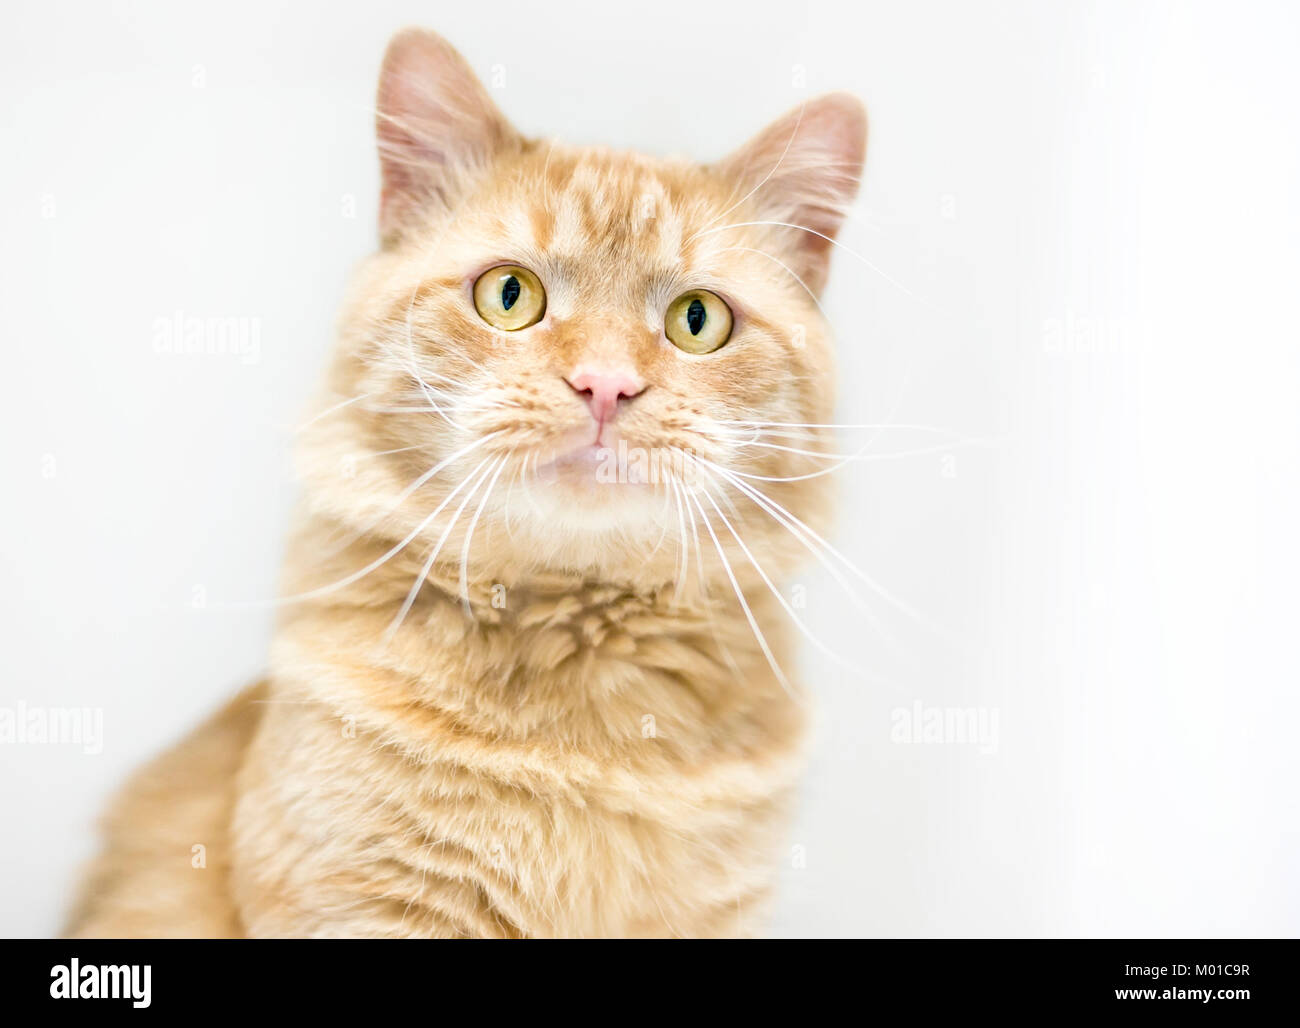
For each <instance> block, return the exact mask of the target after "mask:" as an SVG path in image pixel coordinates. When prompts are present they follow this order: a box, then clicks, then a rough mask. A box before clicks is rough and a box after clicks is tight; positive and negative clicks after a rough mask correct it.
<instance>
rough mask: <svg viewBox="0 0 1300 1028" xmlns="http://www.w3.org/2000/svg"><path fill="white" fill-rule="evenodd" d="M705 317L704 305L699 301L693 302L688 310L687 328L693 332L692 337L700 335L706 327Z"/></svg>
mask: <svg viewBox="0 0 1300 1028" xmlns="http://www.w3.org/2000/svg"><path fill="white" fill-rule="evenodd" d="M704 317H705V310H704V304H702V303H700V301H699V300H692V301H691V305H690V306H689V307H687V308H686V327H687V328H689V329H690V330H691V335H693V336H697V335H699V334H700V329H702V328H703V327H704Z"/></svg>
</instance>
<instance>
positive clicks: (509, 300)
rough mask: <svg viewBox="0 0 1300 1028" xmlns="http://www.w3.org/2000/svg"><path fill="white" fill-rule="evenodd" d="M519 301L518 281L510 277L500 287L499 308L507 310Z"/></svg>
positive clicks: (512, 276)
mask: <svg viewBox="0 0 1300 1028" xmlns="http://www.w3.org/2000/svg"><path fill="white" fill-rule="evenodd" d="M518 299H519V279H517V278H515V277H514V275H511V276H510V277H509V278H508V279H506V284H505V285H503V286H502V287H501V306H502V307H504V308H505V309H506V310H509V309H510V308H511V307H513V306H514V305H515V301H516V300H518Z"/></svg>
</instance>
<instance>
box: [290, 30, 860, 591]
mask: <svg viewBox="0 0 1300 1028" xmlns="http://www.w3.org/2000/svg"><path fill="white" fill-rule="evenodd" d="M378 135H379V149H380V162H381V168H382V179H383V194H382V201H381V210H380V235H381V239H382V247H381V249H380V251H379V253H378V254H376V255H375V256H374V257H373V258H371V259H370V260H369V261H368V262H367V263H366V264H365V266H364V267H363V269H362V270H361V272H360V274H359V277H358V280H357V281H356V283H355V284H354V288H353V291H352V295H351V299H350V301H349V303H348V304H347V306H346V308H345V312H344V317H343V325H342V342H341V345H340V348H339V351H338V353H337V356H336V359H335V362H334V365H333V367H332V369H331V372H330V377H329V390H330V397H329V399H330V400H331V402H338V403H341V404H343V405H344V408H343V409H341V410H339V411H337V412H335V413H332V414H330V415H328V416H326V417H325V418H322V419H320V421H319V422H318V423H317V424H315V425H313V426H312V429H311V430H310V432H309V433H308V441H307V460H306V462H305V470H306V475H307V479H308V484H309V488H310V490H311V493H312V497H313V501H314V503H315V505H316V507H317V508H318V509H323V510H326V511H328V512H329V513H330V514H331V515H332V516H335V517H338V518H339V519H341V520H343V521H345V522H347V523H349V524H350V525H352V526H353V527H366V528H367V530H370V531H379V532H382V533H384V534H386V535H389V536H392V537H394V538H401V537H403V536H405V535H407V534H408V533H411V532H414V533H415V534H416V535H417V536H423V539H422V540H420V542H421V543H423V542H425V541H427V543H428V544H429V545H430V546H432V545H434V544H436V543H437V541H438V539H439V537H442V536H444V530H445V529H446V526H447V525H449V524H450V523H451V521H452V518H453V515H456V526H455V527H453V528H452V529H450V530H448V532H447V537H446V543H445V545H446V551H447V552H446V557H447V559H448V561H449V562H456V561H458V560H459V559H460V557H461V550H460V548H459V546H458V545H457V544H458V542H459V540H460V539H461V538H462V537H463V534H464V532H465V531H466V530H467V529H468V527H469V526H470V525H474V526H475V533H476V534H475V536H474V539H475V543H474V546H473V551H472V559H474V560H481V561H487V562H488V563H491V562H492V561H493V560H494V559H495V560H497V561H498V562H501V563H503V564H505V563H509V564H510V565H511V566H513V567H520V566H524V567H526V566H535V567H538V568H557V569H564V570H568V571H576V572H578V573H583V574H592V575H602V574H608V575H615V576H617V575H625V574H629V573H631V572H632V571H637V572H640V573H644V574H645V575H648V576H649V577H651V578H654V577H659V578H662V577H664V576H665V575H669V576H671V575H673V574H675V573H677V572H675V570H674V569H675V568H678V567H679V566H680V564H681V558H680V554H681V552H682V549H683V547H685V548H686V549H687V550H688V553H687V557H688V558H691V554H690V552H689V551H690V548H691V547H692V546H695V547H696V548H697V552H698V551H699V550H703V551H705V552H704V553H700V558H701V559H704V558H705V556H706V553H707V552H708V551H711V550H712V548H713V545H714V541H715V538H716V542H718V543H722V544H725V545H726V546H730V547H732V550H733V552H734V543H733V542H732V541H731V537H730V535H729V534H728V533H729V530H730V528H734V529H735V530H736V532H737V533H738V534H739V535H740V536H741V537H742V538H744V539H746V540H747V541H748V542H749V543H750V545H751V546H757V547H760V548H762V546H763V540H764V538H767V537H772V538H773V539H775V537H776V536H782V537H786V538H787V541H788V537H789V535H790V532H789V526H782V525H781V524H780V517H781V515H780V514H779V513H777V511H776V510H773V509H771V508H766V509H765V507H764V502H763V500H761V499H759V498H758V496H755V495H753V493H751V492H747V491H746V488H748V489H749V490H753V491H757V493H758V494H759V496H762V497H765V498H767V500H768V502H770V503H771V504H772V506H773V507H776V508H779V509H780V510H784V511H788V512H789V513H790V514H792V515H794V516H796V517H798V518H799V519H801V520H803V521H807V522H810V523H812V524H817V523H819V522H820V521H821V514H822V508H823V507H824V502H823V498H822V493H821V491H820V485H821V483H822V482H823V481H824V479H823V478H820V477H816V476H814V477H811V478H809V477H806V476H808V475H809V474H810V473H812V472H816V471H818V470H819V469H823V468H825V466H826V462H825V461H818V460H817V459H815V458H809V457H808V456H807V455H806V453H800V452H797V451H800V450H802V451H816V450H817V449H818V448H819V446H821V445H822V444H823V437H822V433H821V431H820V429H819V428H817V427H816V426H820V425H822V424H823V423H825V422H828V421H830V415H831V411H832V406H833V391H834V377H833V370H832V360H831V352H830V343H829V340H828V338H827V333H826V326H825V323H824V320H823V317H822V314H821V310H820V306H819V303H818V299H817V297H818V295H819V294H820V292H821V290H822V287H823V285H824V284H825V281H826V277H827V270H828V262H829V258H830V253H831V250H832V246H833V244H832V240H833V239H834V237H835V235H836V232H837V230H838V229H839V227H840V224H841V221H842V219H843V216H844V213H845V209H846V207H847V205H848V204H849V202H850V201H851V200H852V198H853V196H854V194H855V192H856V189H857V183H858V177H859V174H860V171H861V167H862V160H863V150H864V144H865V135H866V122H865V116H864V112H863V109H862V106H861V104H860V103H859V102H858V101H857V100H855V99H853V98H852V97H848V96H845V95H842V94H833V95H830V96H824V97H821V98H819V99H815V100H810V101H808V102H806V103H804V104H803V105H801V106H800V107H798V108H796V109H795V110H793V111H791V112H790V113H789V114H787V115H786V116H784V117H782V118H780V119H779V120H778V121H776V122H775V123H773V124H772V125H771V126H769V127H768V128H767V129H766V130H764V131H762V132H761V133H759V135H758V136H757V137H755V138H754V139H753V140H752V141H751V142H749V143H748V144H746V145H745V146H743V147H742V148H741V149H740V150H739V151H737V152H736V153H734V154H732V155H731V156H730V157H727V158H726V159H724V160H721V161H720V162H718V163H716V164H708V165H702V164H695V163H691V162H688V161H685V160H680V159H672V160H665V159H657V158H652V157H647V156H642V155H638V154H630V153H622V152H615V151H611V150H607V149H602V148H596V147H578V146H567V145H564V144H561V143H552V142H549V141H541V142H539V141H534V140H529V139H525V138H524V137H522V136H521V135H520V134H519V133H517V132H516V131H515V130H514V129H513V128H512V127H511V126H510V124H509V123H508V122H507V121H506V120H505V118H504V117H503V116H502V114H501V113H500V111H499V110H498V109H497V107H496V105H495V104H494V103H493V101H492V99H491V98H490V97H489V95H488V93H487V92H486V90H485V89H484V88H483V86H482V85H481V84H480V83H479V82H478V81H477V79H476V78H475V77H474V75H473V73H472V72H471V71H470V69H469V67H468V66H467V65H466V63H465V62H464V60H463V59H462V58H461V57H460V56H459V55H458V54H457V53H456V52H455V51H454V50H453V49H452V48H451V47H450V46H449V45H448V44H447V43H446V42H444V41H443V40H442V39H441V38H439V37H438V36H435V35H433V34H431V33H428V32H424V31H418V30H408V31H406V32H403V33H401V34H399V35H398V36H397V37H396V38H395V39H394V40H393V42H392V44H391V45H390V47H389V50H388V53H387V56H386V57H385V60H384V64H383V70H382V74H381V79H380V85H379V100H378ZM348 462H350V463H348ZM342 463H347V466H348V468H349V473H348V474H347V475H345V476H341V475H340V474H339V467H340V465H341V464H342ZM434 469H437V470H436V471H435V470H434ZM790 479H794V481H789V480H790ZM436 510H438V511H440V513H438V514H437V515H435V516H432V517H430V516H431V515H434V512H435V511H436ZM652 555H653V556H652ZM692 563H693V558H692V559H688V560H687V564H688V565H690V564H692ZM655 569H657V570H655ZM690 573H692V574H693V571H691V572H690Z"/></svg>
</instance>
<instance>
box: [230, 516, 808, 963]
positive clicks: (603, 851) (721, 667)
mask: <svg viewBox="0 0 1300 1028" xmlns="http://www.w3.org/2000/svg"><path fill="white" fill-rule="evenodd" d="M308 538H311V535H310V533H309V534H308ZM307 545H308V543H307V542H306V541H305V540H304V541H303V542H301V543H300V547H299V552H300V553H301V552H303V550H304V549H305V548H306V547H307ZM453 582H454V579H451V578H447V579H444V580H437V579H435V580H434V581H433V582H431V583H430V584H429V585H428V586H427V587H426V588H425V589H424V590H423V591H422V593H421V595H420V598H419V601H418V602H417V604H416V605H414V606H413V608H412V610H411V611H410V612H409V614H408V616H407V618H406V620H405V621H404V622H403V625H402V628H401V629H400V631H399V632H398V633H397V634H396V635H394V636H392V637H391V638H390V639H389V641H388V642H386V643H383V644H382V645H381V644H379V643H377V642H376V640H379V639H382V638H383V637H384V633H385V631H386V627H387V626H388V624H389V623H390V621H391V617H392V613H393V610H392V607H391V606H385V605H382V604H379V605H376V604H374V603H373V602H372V596H371V594H369V593H367V592H358V593H354V594H351V595H343V596H338V595H335V596H332V597H331V598H330V602H329V603H328V604H325V603H322V604H320V605H314V606H310V607H308V608H306V609H303V610H300V611H297V612H295V613H294V614H293V615H292V616H291V617H290V618H289V619H287V620H286V622H285V623H284V625H283V627H282V629H281V633H280V636H279V638H278V640H277V643H276V647H275V653H274V664H273V678H272V682H273V687H272V690H271V693H270V695H269V696H268V699H267V703H266V708H265V713H264V715H263V717H262V723H261V725H260V727H259V729H258V732H257V735H256V738H255V740H254V742H253V744H252V746H251V748H250V751H249V754H248V757H247V759H246V762H245V765H244V768H243V770H242V772H241V776H240V793H241V794H240V798H239V800H238V804H237V807H236V816H235V839H234V846H235V852H236V859H235V875H234V882H235V890H234V892H235V896H236V898H237V901H238V903H239V907H240V915H241V918H242V920H243V922H244V923H245V924H246V925H247V927H248V929H249V930H250V931H251V932H253V933H254V934H272V935H302V934H311V935H361V934H363V935H375V934H380V935H474V936H478V935H489V936H540V937H550V936H590V935H601V936H630V935H656V936H664V935H668V936H672V935H690V936H699V935H719V934H722V935H735V934H748V933H752V932H754V931H756V930H757V929H758V927H759V926H760V925H761V921H762V915H763V912H764V909H765V902H764V901H765V900H766V899H767V897H768V896H769V894H770V892H771V888H772V884H773V879H774V875H775V871H776V869H777V867H778V866H779V864H778V858H779V849H780V847H781V845H782V839H783V831H784V826H785V815H786V812H787V808H788V805H789V801H790V799H791V791H792V788H793V785H794V783H795V780H796V776H797V772H798V768H799V744H800V740H801V737H802V729H803V720H804V719H803V708H802V705H801V704H800V703H799V702H797V701H796V700H794V699H792V698H791V697H790V696H789V695H788V694H787V693H786V692H785V690H784V689H783V688H782V687H781V685H780V684H779V683H778V682H777V681H776V680H775V679H774V677H773V675H772V672H771V670H770V669H769V668H768V666H767V664H766V661H765V659H764V658H763V656H762V655H761V653H759V652H758V651H757V649H756V647H755V645H754V642H753V636H752V634H749V632H748V626H745V632H741V631H738V630H737V628H738V626H737V625H736V624H735V622H734V619H732V618H726V617H720V616H719V612H718V611H716V610H710V609H709V608H708V607H707V606H699V605H696V606H687V605H685V604H676V605H675V604H674V601H673V597H672V595H671V593H670V592H666V593H665V594H663V595H655V594H645V595H637V594H635V593H632V592H628V591H624V590H620V589H618V588H615V587H612V586H609V585H584V584H582V583H580V582H575V581H572V580H564V579H555V580H550V581H538V582H533V583H530V584H527V585H523V584H521V585H518V586H516V587H514V588H511V589H508V590H505V592H504V596H503V595H502V592H501V590H495V591H494V590H493V588H492V587H491V585H490V584H486V583H484V584H483V585H482V587H481V588H479V589H477V590H476V594H475V595H474V597H473V600H472V604H471V613H470V614H467V613H466V611H465V610H464V605H463V600H462V599H461V597H459V596H457V595H456V593H455V591H454V588H452V589H449V587H450V586H453ZM396 595H400V593H398V594H396ZM494 603H495V604H496V605H495V606H494ZM757 613H758V614H759V615H761V617H762V618H763V620H764V623H766V624H767V625H768V627H769V629H770V630H771V631H772V638H773V640H774V641H776V642H778V643H779V642H780V640H781V632H780V630H779V624H780V622H779V620H778V619H777V618H776V617H774V616H773V612H772V611H770V610H768V609H767V608H766V606H760V607H759V608H758V609H757ZM738 674H739V676H740V677H739V678H738V677H737V676H738Z"/></svg>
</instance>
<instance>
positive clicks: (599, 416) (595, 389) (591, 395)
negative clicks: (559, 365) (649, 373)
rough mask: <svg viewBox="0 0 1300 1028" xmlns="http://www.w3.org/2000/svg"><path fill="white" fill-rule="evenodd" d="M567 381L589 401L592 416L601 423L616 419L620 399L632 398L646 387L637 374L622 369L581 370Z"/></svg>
mask: <svg viewBox="0 0 1300 1028" xmlns="http://www.w3.org/2000/svg"><path fill="white" fill-rule="evenodd" d="M565 381H566V382H568V383H569V386H570V387H571V388H572V389H573V391H574V392H576V393H577V394H578V395H579V396H581V397H582V398H583V399H584V400H585V401H586V402H587V406H588V407H589V408H590V409H591V416H592V417H593V418H595V419H596V422H597V424H600V425H603V424H605V423H606V422H607V421H613V420H614V415H615V414H617V413H618V401H619V400H622V399H625V398H626V399H629V400H630V399H632V397H634V396H637V395H639V394H640V393H641V392H642V391H643V390H644V389H645V385H644V384H643V383H642V382H641V381H640V380H639V379H637V378H636V376H635V375H631V374H628V373H627V372H621V371H589V370H579V371H578V372H577V374H575V375H573V376H572V377H571V378H566V379H565Z"/></svg>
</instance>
